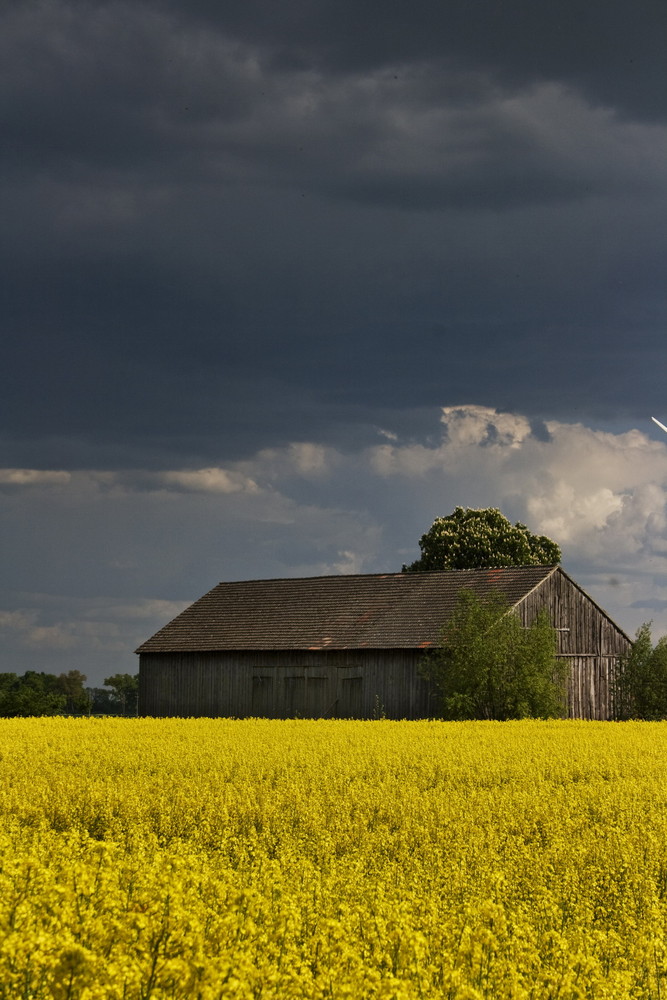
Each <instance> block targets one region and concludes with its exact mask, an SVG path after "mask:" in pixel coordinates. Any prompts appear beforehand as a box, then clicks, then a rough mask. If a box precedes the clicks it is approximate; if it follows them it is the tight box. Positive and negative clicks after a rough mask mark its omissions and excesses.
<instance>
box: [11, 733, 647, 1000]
mask: <svg viewBox="0 0 667 1000" xmlns="http://www.w3.org/2000/svg"><path fill="white" fill-rule="evenodd" d="M666 750H667V724H664V723H623V724H612V723H592V722H574V721H554V722H536V721H523V722H516V723H513V722H512V723H488V722H487V723H479V722H466V723H452V722H449V723H443V722H432V721H424V722H391V721H377V722H356V721H275V720H273V721H269V720H245V721H234V720H220V719H208V720H201V719H199V720H194V719H190V720H186V719H165V720H155V719H136V720H124V719H53V718H49V719H11V720H10V719H4V720H0V1000H16V998H21V1000H29V998H30V1000H42V998H44V1000H46V998H48V1000H51V998H53V1000H121V998H122V1000H149V998H151V1000H162V998H165V1000H166V998H169V1000H180V998H183V1000H193V998H194V1000H214V998H234V1000H237V998H238V1000H251V998H252V1000H256V998H258V1000H259V998H261V1000H264V998H266V1000H269V998H281V1000H283V998H284V1000H292V998H293V1000H311V998H312V1000H320V998H323V1000H324V998H332V1000H338V998H340V1000H343V998H353V1000H365V998H378V1000H427V998H450V1000H480V998H493V1000H509V998H512V1000H524V998H533V1000H547V998H554V1000H555V998H568V1000H569V998H572V1000H575V998H609V1000H612V998H613V1000H623V998H633V1000H636V998H655V1000H658V998H660V997H663V998H664V997H667V753H666Z"/></svg>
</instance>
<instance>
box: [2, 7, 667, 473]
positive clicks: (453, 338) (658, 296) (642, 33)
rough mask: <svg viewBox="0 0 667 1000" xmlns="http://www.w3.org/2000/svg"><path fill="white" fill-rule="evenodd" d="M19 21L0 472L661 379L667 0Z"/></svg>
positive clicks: (355, 425) (604, 409)
mask: <svg viewBox="0 0 667 1000" xmlns="http://www.w3.org/2000/svg"><path fill="white" fill-rule="evenodd" d="M223 12H224V13H223ZM278 12H279V13H278ZM1 16H2V19H3V23H2V29H3V30H2V32H1V34H0V39H1V40H0V74H1V77H2V80H1V82H2V86H1V88H0V102H2V111H3V123H4V124H3V136H4V150H5V156H4V160H3V162H4V166H3V204H2V211H3V237H4V239H3V245H2V248H1V249H0V254H1V257H0V261H1V263H2V267H3V275H4V281H5V292H4V299H3V309H4V314H5V331H4V332H5V342H6V352H7V355H6V356H7V364H6V366H5V368H4V375H3V387H2V399H1V402H0V406H1V407H2V413H3V430H4V437H3V451H2V456H1V457H2V460H3V461H4V462H5V464H11V465H19V464H25V463H26V462H28V460H29V461H30V464H33V463H34V464H37V465H52V466H57V465H59V464H62V463H65V464H67V463H71V464H73V465H79V464H81V465H90V464H93V463H101V464H104V463H109V464H112V465H122V464H126V463H127V462H128V460H129V463H130V464H134V463H136V464H140V465H151V466H155V465H156V464H161V463H162V462H163V460H164V457H165V455H166V454H168V453H169V452H170V451H171V452H174V453H177V454H178V455H179V456H180V457H181V459H182V460H185V461H188V460H189V461H191V462H197V461H199V460H200V459H203V460H206V456H214V457H215V456H217V455H222V456H224V455H227V456H230V455H231V456H238V455H240V454H243V453H247V452H250V451H252V450H253V449H255V448H257V447H260V446H262V445H265V444H272V443H276V442H280V441H287V440H290V439H295V438H296V439H303V438H305V437H309V436H311V435H312V436H316V437H317V438H318V440H339V441H343V440H345V441H347V442H349V443H353V442H354V441H355V440H356V441H357V443H359V444H361V443H363V442H365V441H368V440H369V439H371V438H372V437H373V435H374V434H375V433H376V430H375V429H376V427H377V426H378V424H381V425H382V424H384V423H385V422H389V423H391V420H389V421H387V419H386V418H388V417H390V416H391V414H392V413H394V414H399V413H400V414H405V417H404V419H405V420H406V421H408V423H409V422H410V421H412V422H413V423H414V424H416V425H419V426H423V425H424V424H423V420H422V416H420V415H421V414H424V413H425V412H426V411H427V410H428V408H429V407H434V406H437V405H438V404H441V403H442V402H450V401H456V399H460V400H462V401H468V400H470V399H481V400H483V401H485V402H488V403H489V404H493V405H498V406H500V407H505V408H510V409H512V408H517V407H519V408H523V409H524V410H525V411H526V412H528V413H529V414H531V415H533V416H534V417H535V419H538V420H539V419H540V418H541V417H543V416H546V415H549V414H554V413H566V412H569V411H570V410H571V409H572V408H573V407H574V408H575V410H576V408H577V407H579V406H584V407H585V410H586V412H587V413H588V414H594V415H596V416H597V417H605V416H607V415H609V414H610V413H611V412H614V413H618V412H619V410H620V411H623V409H624V408H627V410H628V412H633V407H634V408H635V409H636V407H637V401H638V400H639V399H640V398H641V405H642V407H645V406H652V405H656V406H657V405H658V404H659V402H660V401H661V399H662V393H663V387H662V376H661V371H660V365H659V364H658V363H656V358H659V357H660V352H661V351H662V350H663V346H662V336H663V333H662V331H663V329H664V300H663V297H662V292H661V289H662V282H663V278H662V276H663V274H664V264H665V261H664V237H663V234H664V231H665V226H664V220H661V213H662V214H663V215H664V205H665V199H664V169H663V164H664V154H665V143H666V138H665V131H664V129H663V128H662V127H661V126H660V125H659V124H656V122H657V119H658V114H659V110H660V108H659V103H660V100H661V99H662V98H663V97H664V94H665V92H666V90H667V88H665V86H662V85H661V81H663V79H664V78H663V74H664V69H663V62H662V59H657V58H656V55H657V44H658V43H657V42H656V41H655V39H656V38H657V37H658V35H659V30H658V29H659V27H660V24H661V23H662V20H663V13H662V10H661V8H659V7H658V6H652V5H650V4H648V3H640V4H634V5H633V6H632V7H630V6H629V5H626V4H611V5H610V4H606V5H604V8H603V7H602V5H599V4H588V5H585V7H584V8H583V9H582V5H580V4H577V5H574V4H572V5H559V6H558V7H556V6H555V5H554V6H549V7H548V8H544V7H543V5H537V4H528V3H526V4H518V3H514V4H495V3H494V4H477V5H475V6H471V5H469V4H467V5H465V6H463V5H459V4H454V5H451V4H449V5H442V4H437V5H436V4H434V3H417V4H416V5H414V4H411V5H409V6H408V5H407V4H395V5H390V6H387V7H385V6H382V7H380V6H372V7H371V6H370V5H365V6H364V7H363V8H360V7H359V5H354V6H352V5H351V4H348V5H346V4H342V5H341V4H337V5H335V6H334V5H331V4H321V3H320V4H316V3H304V4H289V5H287V6H283V7H281V8H278V7H276V5H275V4H271V5H269V4H259V3H246V4H243V5H240V4H239V5H236V4H224V5H219V4H215V5H214V4H210V5H207V4H201V3H200V4H197V3H194V4H187V5H186V4H184V3H183V4H181V3H178V4H176V3H153V4H150V3H132V4H120V3H86V4H67V3H57V2H56V3H49V4H46V3H36V4H33V3H20V4H19V3H17V4H13V5H9V6H7V7H6V8H5V9H4V13H3V14H2V15H1ZM601 348H603V349H601ZM647 362H648V363H647ZM633 380H634V381H635V382H636V386H635V385H634V384H633ZM640 386H641V392H639V391H637V390H638V388H639V387H640ZM628 397H630V398H628ZM582 400H583V402H582Z"/></svg>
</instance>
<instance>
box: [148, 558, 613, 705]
mask: <svg viewBox="0 0 667 1000" xmlns="http://www.w3.org/2000/svg"><path fill="white" fill-rule="evenodd" d="M464 588H467V589H469V590H472V591H474V592H475V593H476V594H478V595H479V596H483V595H485V594H489V593H491V592H493V591H497V592H499V593H501V594H502V595H503V596H504V598H506V599H507V600H508V601H509V602H510V604H511V605H512V606H513V607H514V608H515V610H516V613H517V614H519V615H520V617H521V620H522V622H523V624H524V625H528V624H530V623H531V622H532V621H533V619H534V618H535V616H536V615H537V613H538V611H539V610H540V609H542V608H545V607H546V608H548V610H549V614H550V617H551V621H552V624H553V625H554V626H555V628H556V629H557V630H558V636H559V644H560V650H559V655H560V656H562V657H565V658H566V659H567V660H568V661H569V663H570V675H569V690H568V714H569V715H570V716H572V717H574V718H584V719H609V718H611V717H612V686H611V678H612V674H613V671H614V668H615V665H616V664H617V662H618V658H619V657H620V656H622V655H623V654H626V653H627V652H628V651H629V649H630V648H631V641H630V639H629V638H628V637H627V635H625V633H624V632H622V631H621V629H620V628H619V627H618V626H617V625H615V624H614V622H613V621H612V620H611V619H610V618H609V616H608V615H607V614H606V613H605V612H604V611H603V610H602V609H601V608H600V607H598V605H597V604H596V603H595V602H594V601H593V600H592V599H591V598H590V597H589V596H588V595H587V594H586V593H585V592H584V591H583V590H582V589H581V587H579V586H578V585H577V584H576V583H575V582H574V580H572V579H571V578H570V577H569V576H568V575H567V573H565V572H564V571H563V570H562V569H561V568H560V566H525V567H512V568H503V569H484V570H482V569H479V570H450V571H443V572H438V573H382V574H373V575H365V576H320V577H310V578H305V579H282V580H249V581H245V582H239V583H220V584H218V586H217V587H214V588H213V590H211V591H209V593H208V594H205V595H204V596H203V597H202V598H200V599H199V600H198V601H195V603H194V604H192V605H191V606H190V607H189V608H186V610H185V611H183V612H182V614H180V615H178V617H176V618H174V619H173V621H171V622H169V624H168V625H165V627H164V628H162V629H161V630H160V631H159V632H157V633H156V634H155V635H154V636H153V637H152V638H151V639H148V640H147V642H145V643H143V645H142V646H140V647H139V649H138V650H137V652H138V653H139V657H140V659H139V711H140V713H141V714H142V715H151V716H234V717H244V716H266V717H271V718H292V717H302V718H363V719H365V718H374V717H378V716H380V715H383V716H385V717H387V718H392V719H418V718H428V717H430V716H433V715H435V714H436V712H437V705H436V702H435V699H434V697H433V695H432V693H431V691H430V689H429V685H428V683H427V682H426V681H425V680H424V679H423V678H422V677H421V675H420V672H419V669H418V668H419V662H420V659H421V658H422V657H423V655H424V652H425V650H427V649H429V648H430V647H432V646H435V645H437V643H438V641H439V636H440V633H441V630H442V628H443V626H444V625H445V624H446V623H447V621H448V619H449V617H450V616H451V614H452V611H453V609H454V606H455V604H456V600H457V597H458V595H459V593H460V591H461V590H462V589H464Z"/></svg>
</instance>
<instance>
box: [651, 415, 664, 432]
mask: <svg viewBox="0 0 667 1000" xmlns="http://www.w3.org/2000/svg"><path fill="white" fill-rule="evenodd" d="M651 420H652V421H653V423H654V424H657V425H658V427H662V429H663V431H667V427H665V425H664V424H661V423H660V421H659V420H656V419H655V417H651Z"/></svg>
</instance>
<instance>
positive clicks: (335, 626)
mask: <svg viewBox="0 0 667 1000" xmlns="http://www.w3.org/2000/svg"><path fill="white" fill-rule="evenodd" d="M556 570H557V567H556V566H518V567H508V568H502V569H464V570H448V571H443V572H438V573H379V574H373V575H365V576H316V577H306V578H300V579H279V580H247V581H242V582H238V583H219V584H218V585H217V587H214V588H213V589H212V590H210V591H209V592H208V594H205V595H204V596H203V597H201V598H200V599H199V600H198V601H195V603H194V604H192V605H190V607H189V608H186V609H185V611H183V612H182V613H181V614H180V615H178V616H177V617H176V618H174V619H173V621H171V622H169V624H168V625H165V627H164V628H162V629H160V631H159V632H156V634H155V635H154V636H153V637H152V638H150V639H148V640H147V641H146V642H144V643H143V644H142V645H141V646H140V647H139V649H138V650H137V652H138V653H167V652H184V653H185V652H203V651H207V650H208V651H213V650H215V651H223V650H269V649H361V648H364V649H416V648H419V647H427V646H431V645H434V644H435V643H437V642H438V639H439V636H440V631H441V629H442V627H443V625H444V624H445V623H446V622H447V621H448V620H449V618H450V616H451V614H452V612H453V610H454V607H455V604H456V600H457V597H458V595H459V594H460V592H461V590H463V589H468V590H472V591H474V593H476V594H478V595H479V596H480V597H482V596H484V595H486V594H490V593H493V592H496V593H501V594H502V595H503V596H504V597H505V598H506V600H508V601H509V603H510V604H511V605H515V604H518V603H519V602H520V601H521V600H523V598H524V597H526V595H527V594H529V593H530V591H531V590H534V588H535V587H537V586H539V584H541V583H542V582H543V581H544V580H546V579H547V577H548V576H550V575H551V574H552V573H554V572H556Z"/></svg>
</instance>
